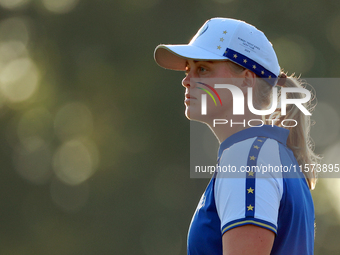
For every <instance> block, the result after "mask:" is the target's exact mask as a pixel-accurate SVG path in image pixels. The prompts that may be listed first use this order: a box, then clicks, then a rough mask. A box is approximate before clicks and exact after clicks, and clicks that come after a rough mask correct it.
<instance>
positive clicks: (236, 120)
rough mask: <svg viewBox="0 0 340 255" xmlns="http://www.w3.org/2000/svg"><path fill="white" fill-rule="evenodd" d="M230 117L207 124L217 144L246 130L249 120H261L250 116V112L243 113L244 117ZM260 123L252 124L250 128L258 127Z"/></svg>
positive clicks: (256, 116) (253, 115) (258, 117)
mask: <svg viewBox="0 0 340 255" xmlns="http://www.w3.org/2000/svg"><path fill="white" fill-rule="evenodd" d="M230 116H231V117H229V118H225V119H218V120H215V122H212V123H207V125H208V126H209V127H210V129H211V130H212V131H213V133H214V134H215V136H216V138H217V140H218V141H219V143H222V142H223V141H224V140H225V139H227V138H228V137H229V136H231V135H233V134H235V133H237V132H239V131H241V130H243V129H247V128H249V127H250V126H248V121H249V120H251V119H261V116H258V115H255V114H252V113H250V112H248V113H245V115H236V116H235V115H230ZM260 124H261V123H257V122H256V123H255V122H254V123H252V124H251V125H252V126H256V125H260Z"/></svg>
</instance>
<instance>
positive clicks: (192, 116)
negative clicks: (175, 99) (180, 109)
mask: <svg viewBox="0 0 340 255" xmlns="http://www.w3.org/2000/svg"><path fill="white" fill-rule="evenodd" d="M185 117H187V119H188V120H191V121H198V122H202V123H206V124H207V123H208V122H209V121H208V118H207V116H206V115H202V114H201V111H199V112H197V111H193V109H192V110H191V111H190V107H187V108H186V109H185Z"/></svg>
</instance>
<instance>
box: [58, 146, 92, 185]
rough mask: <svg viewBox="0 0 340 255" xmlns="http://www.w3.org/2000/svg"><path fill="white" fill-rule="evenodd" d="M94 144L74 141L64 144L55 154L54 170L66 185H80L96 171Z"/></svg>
mask: <svg viewBox="0 0 340 255" xmlns="http://www.w3.org/2000/svg"><path fill="white" fill-rule="evenodd" d="M95 151H96V148H95V145H94V144H86V145H85V143H84V142H82V141H80V140H77V139H74V140H70V141H68V142H64V143H63V144H62V145H61V146H60V147H59V149H58V150H57V151H56V152H55V155H54V158H53V169H54V171H55V173H56V175H57V177H58V178H59V179H60V180H61V181H63V182H64V183H66V184H69V185H78V184H80V183H82V182H84V181H86V180H87V179H88V178H90V177H91V176H92V175H93V173H94V172H95V171H96V167H97V166H96V162H98V160H97V155H96V153H94V152H95Z"/></svg>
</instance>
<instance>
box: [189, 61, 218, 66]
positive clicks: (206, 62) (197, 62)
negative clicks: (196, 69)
mask: <svg viewBox="0 0 340 255" xmlns="http://www.w3.org/2000/svg"><path fill="white" fill-rule="evenodd" d="M217 62H221V61H211V60H206V61H205V60H191V59H188V60H187V61H186V67H188V66H190V65H200V64H210V65H211V64H215V63H217Z"/></svg>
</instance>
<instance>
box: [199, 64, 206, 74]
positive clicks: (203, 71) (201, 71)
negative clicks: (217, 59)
mask: <svg viewBox="0 0 340 255" xmlns="http://www.w3.org/2000/svg"><path fill="white" fill-rule="evenodd" d="M206 71H207V69H206V68H205V67H204V66H199V67H198V73H200V74H202V73H205V72H206Z"/></svg>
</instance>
